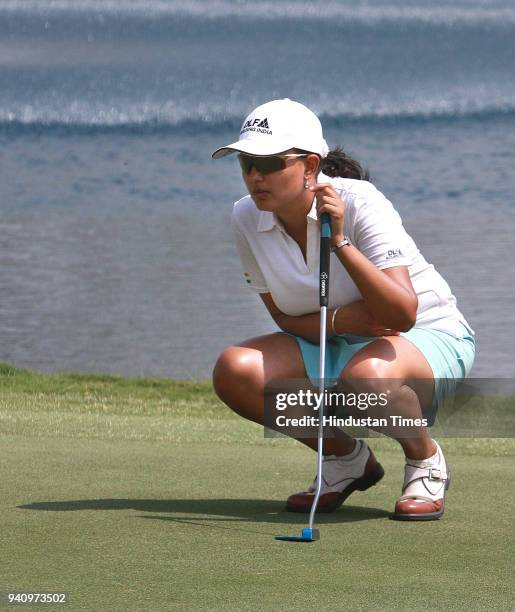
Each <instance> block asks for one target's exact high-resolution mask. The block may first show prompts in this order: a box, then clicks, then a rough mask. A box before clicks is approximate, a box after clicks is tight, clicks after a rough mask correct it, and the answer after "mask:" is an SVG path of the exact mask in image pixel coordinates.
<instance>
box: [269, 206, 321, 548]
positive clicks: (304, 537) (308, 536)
mask: <svg viewBox="0 0 515 612" xmlns="http://www.w3.org/2000/svg"><path fill="white" fill-rule="evenodd" d="M330 247H331V217H330V216H329V214H328V213H323V214H322V217H321V223H320V276H319V280H320V282H319V296H320V380H319V385H318V390H319V393H320V397H321V398H322V401H321V405H320V409H319V413H318V418H319V422H318V449H317V490H316V493H315V497H314V499H313V503H312V504H311V511H310V513H309V526H308V527H306V528H305V529H303V530H302V531H301V535H300V536H285V535H283V536H275V539H276V540H283V541H286V542H314V541H316V540H320V530H319V529H315V527H314V524H315V513H316V509H317V506H318V500H319V498H320V491H321V488H322V460H323V458H324V455H323V446H324V401H323V398H324V390H325V380H324V376H325V343H326V331H325V330H326V320H327V305H328V303H329V261H330V253H331V248H330Z"/></svg>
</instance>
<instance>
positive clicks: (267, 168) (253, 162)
mask: <svg viewBox="0 0 515 612" xmlns="http://www.w3.org/2000/svg"><path fill="white" fill-rule="evenodd" d="M238 159H239V161H240V166H241V169H242V170H243V172H244V173H245V174H249V172H250V171H251V169H252V168H253V167H254V168H255V169H256V170H257V171H258V172H260V173H261V174H270V173H271V172H277V170H283V169H284V168H285V167H286V166H285V163H284V159H282V157H277V156H275V155H270V156H266V157H252V155H238Z"/></svg>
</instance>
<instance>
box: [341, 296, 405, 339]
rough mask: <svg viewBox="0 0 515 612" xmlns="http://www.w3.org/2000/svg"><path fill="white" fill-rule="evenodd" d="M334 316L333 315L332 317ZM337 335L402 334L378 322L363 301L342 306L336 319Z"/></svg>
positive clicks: (378, 335)
mask: <svg viewBox="0 0 515 612" xmlns="http://www.w3.org/2000/svg"><path fill="white" fill-rule="evenodd" d="M331 316H332V315H331ZM334 329H335V331H336V333H337V334H351V335H352V336H377V337H380V336H398V335H399V334H400V332H398V331H397V330H395V329H389V328H386V327H385V326H384V325H383V324H382V323H380V322H379V321H376V320H375V319H374V317H373V316H372V314H371V312H370V310H369V308H368V306H367V305H366V304H365V302H364V301H363V300H360V301H358V302H352V303H351V304H346V305H345V306H340V308H339V309H338V312H337V313H336V317H335V318H334Z"/></svg>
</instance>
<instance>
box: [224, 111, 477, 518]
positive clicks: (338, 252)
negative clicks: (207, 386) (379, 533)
mask: <svg viewBox="0 0 515 612" xmlns="http://www.w3.org/2000/svg"><path fill="white" fill-rule="evenodd" d="M234 152H236V153H237V154H238V159H239V162H240V165H241V169H242V174H243V180H244V182H245V185H246V187H247V190H248V193H249V195H247V196H246V197H244V198H242V199H241V200H239V201H238V202H236V204H235V205H234V209H233V214H232V224H233V228H234V232H235V236H236V243H237V247H238V251H239V254H240V257H241V262H242V266H243V273H244V278H245V281H246V283H247V285H248V286H249V288H251V289H252V290H253V291H255V292H257V293H259V295H260V297H261V299H262V301H263V303H264V305H265V306H266V308H267V309H268V311H269V312H270V314H271V316H272V318H273V319H274V321H275V322H276V323H277V325H278V326H279V328H280V329H281V330H282V331H281V332H279V333H273V334H269V335H266V336H260V337H257V338H252V339H250V340H246V341H245V342H241V343H240V344H237V345H236V346H231V347H229V348H227V349H226V350H225V351H223V353H222V354H221V355H220V357H219V358H218V361H217V363H216V365H215V368H214V372H213V383H214V387H215V390H216V393H217V394H218V396H219V397H220V398H221V400H222V401H223V402H225V404H227V406H229V407H230V408H231V409H232V410H234V411H235V412H237V413H238V414H240V415H241V416H243V417H245V418H246V419H250V420H252V421H255V422H256V423H263V422H264V387H265V385H266V384H267V382H268V381H271V380H274V379H295V378H297V379H298V378H304V377H306V376H307V377H309V378H310V379H311V380H313V381H314V380H316V379H317V378H318V377H319V370H318V368H319V346H318V342H319V333H320V330H319V325H320V313H319V309H318V283H319V244H320V230H319V218H320V215H321V214H322V213H328V214H329V215H330V217H331V226H332V238H331V242H332V254H331V290H330V302H329V308H328V311H327V338H328V342H327V354H326V369H325V376H326V378H334V379H339V380H340V381H341V382H342V384H344V382H345V381H352V380H358V379H359V380H363V381H366V382H365V384H368V385H369V388H370V390H371V391H373V390H377V389H378V388H379V387H380V382H381V381H388V389H389V393H390V395H389V403H388V405H391V406H394V407H395V414H396V415H400V416H403V415H405V416H406V417H412V416H413V415H419V416H420V414H421V407H422V405H425V404H427V403H429V404H430V405H431V404H432V405H433V406H438V404H439V403H440V402H441V401H442V399H443V397H444V396H445V395H446V394H448V393H449V392H450V391H451V390H452V387H453V384H455V381H456V380H460V379H462V378H464V377H465V376H467V374H468V372H469V371H470V368H471V367H472V363H473V360H474V332H473V330H472V329H471V328H470V326H469V325H468V323H467V321H466V320H465V318H464V317H463V315H462V314H461V312H460V311H459V310H458V308H457V307H456V299H455V298H454V296H453V294H452V293H451V290H450V288H449V285H448V284H447V283H446V281H445V280H444V279H443V278H442V276H441V275H440V274H439V273H438V272H437V271H436V270H435V268H434V267H433V266H432V265H431V264H429V263H428V262H427V261H426V260H425V259H424V257H423V256H422V254H421V253H420V251H419V250H418V249H417V247H416V245H415V243H414V241H413V240H412V238H411V237H410V236H409V235H408V234H407V233H406V231H405V229H404V227H403V225H402V221H401V219H400V217H399V215H398V213H397V212H396V211H395V209H394V208H393V206H392V204H391V203H390V202H389V200H387V199H386V197H385V196H384V195H383V194H382V193H381V192H380V191H378V190H377V189H376V188H375V187H374V186H373V185H372V184H371V183H370V182H368V180H367V175H366V173H365V172H364V171H363V170H362V168H361V166H360V165H359V164H358V163H357V162H356V161H354V160H353V159H351V158H350V157H348V156H347V155H345V154H344V153H343V151H342V150H341V149H339V148H337V149H335V150H334V151H329V149H328V146H327V144H326V141H325V140H324V137H323V134H322V127H321V124H320V121H319V120H318V118H317V117H316V115H314V114H313V113H312V112H311V111H310V110H309V109H308V108H306V107H305V106H303V105H302V104H299V103H298V102H294V101H292V100H289V99H284V100H273V101H271V102H268V103H266V104H263V105H262V106H259V107H258V108H256V109H255V110H254V111H252V112H251V113H250V115H249V116H248V117H247V118H246V119H245V121H244V123H243V126H242V129H241V132H240V138H239V140H238V141H237V142H235V143H233V144H230V145H227V146H225V147H222V148H220V149H217V150H216V151H215V152H214V153H213V157H214V158H219V157H223V156H225V155H228V154H230V153H234ZM423 380H425V381H429V382H430V386H428V385H426V386H425V391H424V390H423V391H421V392H418V391H417V392H415V391H414V388H413V381H423ZM421 395H425V396H426V397H421ZM385 410H387V408H386V409H385ZM412 422H413V423H420V421H418V422H416V421H412ZM421 423H422V424H419V425H414V426H413V427H411V429H410V434H409V436H404V435H401V434H399V435H396V433H395V431H398V430H396V429H395V428H393V429H392V430H391V431H388V430H386V431H385V430H383V429H382V430H381V431H383V433H387V435H391V436H392V437H396V439H397V440H398V442H399V443H400V445H401V447H402V449H403V451H404V454H405V457H406V466H405V474H404V483H403V486H402V495H401V497H399V499H398V500H397V502H396V504H395V510H394V514H393V518H397V519H402V520H430V519H437V518H440V517H441V516H442V514H443V511H444V496H445V492H446V490H447V488H448V485H449V469H448V467H447V464H446V461H445V457H444V455H443V452H442V449H441V448H440V446H439V445H438V443H437V442H436V441H435V440H433V439H432V438H431V437H430V436H429V434H428V433H427V431H426V428H425V427H424V425H423V421H422V422H421ZM300 441H301V442H302V443H304V444H306V445H307V446H309V447H310V448H312V449H314V450H316V448H317V439H316V437H314V438H313V439H300ZM323 453H324V462H323V483H322V490H321V496H320V500H319V505H318V510H319V511H326V512H329V511H332V510H335V509H336V508H338V507H339V506H340V505H341V504H342V503H343V501H344V500H345V499H346V498H347V497H348V496H349V495H350V493H352V492H353V491H355V490H356V489H359V490H362V491H363V490H366V489H368V488H369V487H371V486H372V485H374V484H376V483H377V482H378V481H379V480H380V479H381V478H382V476H383V468H382V467H381V465H380V464H379V463H378V461H377V460H376V458H375V456H374V454H373V453H372V451H371V450H370V448H369V447H368V445H367V444H366V443H365V442H364V441H362V440H355V439H353V438H351V437H349V436H346V435H345V434H344V433H341V432H340V434H339V435H337V436H336V437H332V438H327V439H325V440H324V447H323ZM315 490H316V481H315V483H313V484H312V485H311V486H310V487H309V488H308V489H307V490H306V491H304V492H300V493H295V494H293V495H291V496H290V497H289V498H288V501H287V509H288V510H290V511H293V512H309V510H310V508H311V504H312V501H313V496H314V492H315Z"/></svg>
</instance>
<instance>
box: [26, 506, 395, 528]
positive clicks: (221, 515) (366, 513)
mask: <svg viewBox="0 0 515 612" xmlns="http://www.w3.org/2000/svg"><path fill="white" fill-rule="evenodd" d="M18 508H21V509H23V510H44V511H47V512H48V511H50V512H69V511H80V510H137V511H139V512H151V513H156V512H165V513H170V514H181V515H183V516H181V517H175V516H144V515H143V516H141V517H140V518H145V519H153V520H163V521H177V522H183V523H186V522H190V523H191V522H193V521H201V522H200V523H199V522H195V523H194V524H197V525H202V524H204V523H203V522H204V521H206V523H207V522H208V523H209V524H210V525H211V526H212V524H213V522H216V521H221V522H230V521H235V522H244V521H247V522H258V523H272V524H274V523H275V524H290V525H291V524H298V525H304V524H305V523H307V520H308V514H297V513H292V512H287V511H286V510H285V509H284V502H277V501H272V500H262V499H261V500H256V499H173V500H172V499H170V500H165V499H162V500H160V499H81V500H70V501H47V502H34V503H32V504H24V505H22V506H18ZM184 515H186V516H184ZM389 516H390V514H389V512H387V511H386V510H382V509H380V508H370V507H366V506H342V508H340V509H339V510H338V511H336V512H334V513H331V514H323V513H317V518H316V522H317V523H318V524H324V523H325V524H329V523H353V522H357V521H369V520H373V519H381V518H387V517H389Z"/></svg>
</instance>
